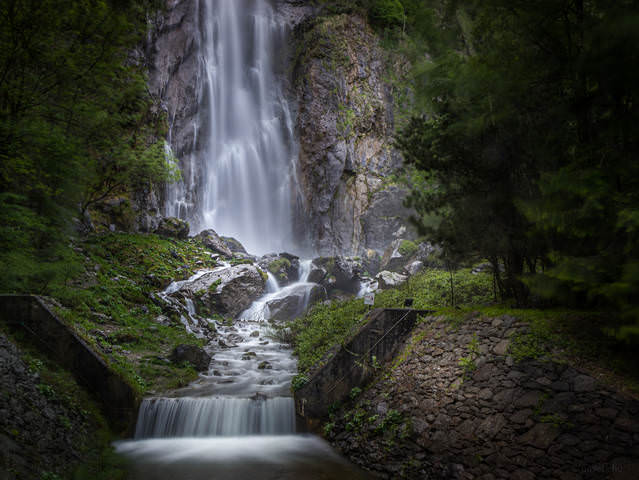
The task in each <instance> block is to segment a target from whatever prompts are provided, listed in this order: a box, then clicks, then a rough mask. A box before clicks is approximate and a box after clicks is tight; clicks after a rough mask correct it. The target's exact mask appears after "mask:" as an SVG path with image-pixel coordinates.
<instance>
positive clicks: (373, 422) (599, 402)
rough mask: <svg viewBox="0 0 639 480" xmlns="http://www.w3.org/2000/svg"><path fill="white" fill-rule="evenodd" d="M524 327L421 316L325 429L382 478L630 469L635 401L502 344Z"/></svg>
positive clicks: (618, 474)
mask: <svg viewBox="0 0 639 480" xmlns="http://www.w3.org/2000/svg"><path fill="white" fill-rule="evenodd" d="M527 328H528V327H527V325H526V324H524V323H521V322H519V321H517V320H516V319H515V318H513V317H510V316H503V317H499V318H484V317H481V316H476V317H475V318H471V319H469V320H467V321H466V322H465V323H463V324H461V325H451V323H450V322H447V321H445V320H444V319H443V318H432V319H427V321H426V322H425V323H423V324H421V325H419V326H418V327H417V328H416V329H415V332H414V334H413V336H412V338H411V340H410V343H409V345H410V346H409V347H408V348H407V350H406V351H404V353H403V354H402V357H403V358H402V360H403V361H402V362H401V363H399V361H398V363H399V364H398V365H396V366H395V367H394V368H391V369H387V370H386V371H384V372H383V373H381V374H380V375H379V376H378V377H377V379H376V381H375V382H374V383H373V384H372V385H371V386H370V388H369V389H367V390H366V391H365V392H364V393H363V394H362V395H361V396H360V397H359V398H358V399H357V401H356V403H353V404H351V405H350V406H348V407H347V408H345V409H343V410H342V411H341V412H339V413H338V414H337V415H335V416H334V417H333V418H332V419H331V423H329V424H328V426H327V427H326V433H327V436H328V437H329V439H330V440H331V441H332V442H333V444H334V445H335V446H336V447H337V448H338V449H340V450H341V451H342V452H343V453H344V454H345V455H346V456H348V457H349V458H350V459H351V460H352V461H353V462H354V463H357V464H359V465H361V466H363V467H364V468H367V469H369V470H372V471H373V472H375V473H377V474H378V475H379V476H380V477H381V478H393V479H394V478H415V479H422V478H434V479H436V478H442V479H444V478H446V479H474V478H480V479H484V480H493V479H515V480H533V479H562V480H573V479H582V478H583V479H603V478H615V479H636V478H639V401H637V400H636V399H633V398H630V397H627V396H624V395H622V394H620V393H618V392H616V391H614V390H613V389H611V388H609V387H607V386H605V385H604V384H602V383H600V381H598V380H597V379H596V378H594V377H593V376H592V375H590V374H588V373H587V372H585V371H581V370H580V369H579V366H571V365H569V364H568V363H562V362H558V361H556V360H552V359H545V360H540V359H538V360H523V361H520V362H516V361H515V359H514V358H513V357H512V356H511V354H510V346H511V344H512V342H513V339H514V338H516V336H517V335H518V334H521V333H523V332H526V331H527ZM463 359H466V360H463Z"/></svg>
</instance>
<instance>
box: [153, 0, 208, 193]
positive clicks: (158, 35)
mask: <svg viewBox="0 0 639 480" xmlns="http://www.w3.org/2000/svg"><path fill="white" fill-rule="evenodd" d="M198 3H199V2H197V1H192V0H169V1H167V2H166V4H167V5H166V7H167V8H166V11H165V12H164V13H163V14H158V15H157V16H156V17H155V18H154V19H153V20H152V28H151V29H150V33H149V37H148V38H147V42H146V45H145V56H146V62H147V68H148V71H149V81H148V87H149V92H150V93H151V95H152V96H153V97H154V98H156V99H157V101H158V104H159V105H160V108H161V109H162V110H164V111H165V112H166V114H167V116H168V121H169V126H170V131H169V138H168V140H169V142H170V144H171V147H172V149H173V153H174V154H175V156H176V157H177V158H178V159H181V158H183V157H185V156H188V155H189V154H190V153H191V152H192V151H193V149H194V148H197V143H196V141H195V140H196V139H195V133H196V132H195V121H194V120H195V118H196V116H197V112H198V106H199V99H198V96H197V92H196V85H197V75H198V71H199V70H198V58H197V55H196V52H197V50H198V49H199V42H200V40H199V39H200V35H199V26H198V22H199V11H198ZM180 168H181V170H182V178H183V179H185V180H187V181H190V180H191V179H192V178H193V175H194V173H195V172H191V171H188V165H186V164H184V163H182V164H181V165H180Z"/></svg>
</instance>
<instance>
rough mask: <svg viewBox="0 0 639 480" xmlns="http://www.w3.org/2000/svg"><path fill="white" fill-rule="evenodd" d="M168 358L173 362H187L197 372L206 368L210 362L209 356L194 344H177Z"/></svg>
mask: <svg viewBox="0 0 639 480" xmlns="http://www.w3.org/2000/svg"><path fill="white" fill-rule="evenodd" d="M169 359H170V360H171V361H172V362H173V363H175V364H180V363H182V362H189V363H190V364H191V365H193V367H194V368H195V369H196V370H197V371H199V372H201V371H204V370H208V368H209V364H210V363H211V356H210V355H209V354H208V353H206V352H205V351H204V350H203V349H201V348H200V347H198V346H196V345H178V346H177V347H175V348H174V349H173V351H172V352H171V356H170V357H169Z"/></svg>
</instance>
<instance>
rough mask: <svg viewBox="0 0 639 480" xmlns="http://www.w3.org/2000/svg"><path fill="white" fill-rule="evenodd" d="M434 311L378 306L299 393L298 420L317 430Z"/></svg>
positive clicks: (297, 397) (297, 394)
mask: <svg viewBox="0 0 639 480" xmlns="http://www.w3.org/2000/svg"><path fill="white" fill-rule="evenodd" d="M427 313H430V312H427V311H422V310H408V309H376V310H373V311H372V312H370V313H369V315H368V322H367V323H366V324H365V325H363V326H362V327H361V328H360V330H359V331H358V332H357V334H355V336H354V337H353V339H352V340H351V341H350V342H348V343H347V344H346V345H344V346H343V347H341V348H340V349H339V350H338V352H337V353H336V354H335V355H334V356H333V357H331V358H330V360H328V362H327V363H326V364H325V365H324V366H322V367H321V368H319V369H318V370H316V371H315V372H314V373H313V375H312V376H311V378H310V379H309V381H308V382H307V383H306V385H304V386H303V387H302V388H300V389H299V390H297V391H296V392H295V410H296V413H297V415H298V420H301V422H300V423H301V424H302V425H303V426H305V427H306V428H307V429H310V430H315V429H316V428H317V426H318V425H319V422H320V421H321V420H322V419H325V418H326V417H327V416H328V411H329V408H330V407H331V405H333V404H336V403H338V402H341V401H343V400H345V399H346V398H347V397H348V395H349V394H350V392H351V390H352V389H353V388H354V387H361V386H364V385H365V384H366V382H368V381H369V380H370V379H371V378H372V377H373V376H374V375H375V373H376V372H377V369H376V365H382V364H384V363H385V362H387V361H389V360H391V359H392V358H393V356H394V355H395V354H396V353H397V350H398V348H399V347H400V345H402V343H403V342H404V340H405V339H406V338H407V336H408V335H409V334H410V332H411V331H412V329H413V327H414V326H415V323H416V322H417V317H418V315H420V314H427ZM373 357H374V358H373Z"/></svg>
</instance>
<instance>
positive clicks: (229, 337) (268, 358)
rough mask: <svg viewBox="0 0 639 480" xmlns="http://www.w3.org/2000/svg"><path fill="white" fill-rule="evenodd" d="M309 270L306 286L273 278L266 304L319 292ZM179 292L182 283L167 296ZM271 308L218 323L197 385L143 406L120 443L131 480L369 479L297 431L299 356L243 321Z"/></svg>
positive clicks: (304, 267) (304, 269)
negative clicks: (291, 294) (294, 388)
mask: <svg viewBox="0 0 639 480" xmlns="http://www.w3.org/2000/svg"><path fill="white" fill-rule="evenodd" d="M221 268H228V267H221ZM308 271H309V266H308V262H302V264H301V266H300V281H299V282H297V283H296V284H294V285H291V286H290V287H285V288H279V287H278V286H277V283H276V282H275V281H274V279H272V280H271V282H270V288H271V289H273V291H272V292H270V293H267V295H266V296H265V299H268V298H272V297H273V296H276V295H278V294H281V292H283V291H285V290H286V289H291V288H312V286H313V285H314V284H312V283H308V281H307V277H308ZM176 288H179V284H178V283H176V284H174V285H172V286H169V287H168V288H167V289H166V290H165V292H164V293H165V294H167V292H172V291H175V289H176ZM266 308H267V307H266ZM264 309H265V302H264V299H262V300H260V301H257V302H255V303H254V304H253V305H252V306H251V308H250V309H248V310H247V311H246V312H244V313H243V314H242V315H240V319H238V320H237V321H236V322H235V323H234V324H233V325H223V324H218V325H217V331H218V334H219V335H218V339H217V345H216V352H215V355H214V357H213V359H212V361H211V363H210V365H209V368H208V371H207V372H206V373H205V374H202V375H201V376H200V378H199V379H198V380H197V381H196V382H193V383H192V384H191V385H189V386H188V387H185V388H183V389H180V390H177V391H175V392H172V396H170V397H157V398H147V399H145V400H144V401H143V402H142V405H141V407H140V411H139V414H138V421H137V426H136V431H135V439H133V440H131V441H124V442H118V443H117V444H116V449H117V451H118V452H119V453H122V454H124V455H125V456H127V457H128V458H129V459H130V460H131V468H130V474H129V478H131V479H133V480H150V479H157V480H169V479H171V480H173V479H190V480H225V479H229V480H230V479H233V480H238V479H244V478H246V479H256V480H257V479H273V480H275V479H308V480H320V479H322V480H326V479H348V480H350V479H354V480H357V479H365V478H367V477H366V476H365V474H364V473H363V472H361V471H359V470H358V469H356V468H355V467H354V466H352V465H350V464H348V463H347V462H346V461H345V460H344V459H343V458H341V457H340V456H339V455H337V454H336V453H335V452H334V451H333V450H332V449H331V448H330V446H329V445H328V444H327V443H326V442H324V441H323V440H321V439H320V438H319V437H315V436H312V435H301V434H296V426H295V410H294V404H293V399H292V397H291V390H290V385H291V379H292V377H293V376H294V375H295V372H296V361H295V359H294V357H293V356H292V352H291V351H290V349H289V347H288V346H287V345H285V344H282V343H280V342H278V341H276V340H274V339H273V338H272V335H271V333H272V331H271V328H270V326H269V323H268V322H267V321H255V320H242V318H250V314H251V312H253V313H254V312H257V311H260V312H263V310H264Z"/></svg>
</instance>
